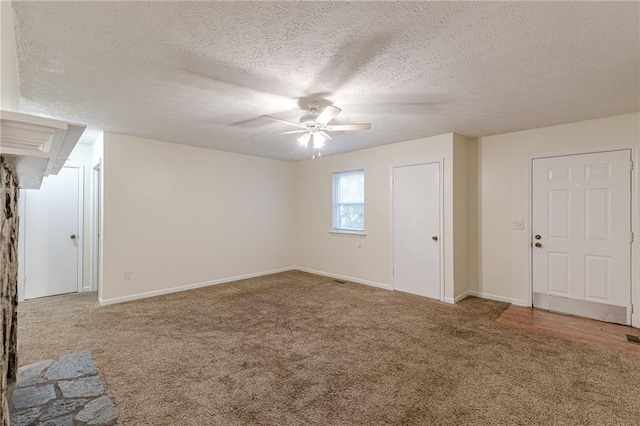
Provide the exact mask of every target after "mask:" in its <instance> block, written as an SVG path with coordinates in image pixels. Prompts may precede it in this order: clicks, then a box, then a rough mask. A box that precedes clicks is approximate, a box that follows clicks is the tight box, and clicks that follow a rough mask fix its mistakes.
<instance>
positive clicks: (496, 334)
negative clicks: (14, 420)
mask: <svg viewBox="0 0 640 426" xmlns="http://www.w3.org/2000/svg"><path fill="white" fill-rule="evenodd" d="M95 300H96V295H95V294H80V295H70V296H59V297H50V298H44V299H38V300H32V301H27V302H24V303H21V304H20V306H19V330H18V331H19V351H20V352H19V356H20V358H19V361H20V364H21V365H24V364H28V363H32V362H34V361H38V360H40V359H45V358H56V357H58V356H60V355H63V354H66V353H70V352H73V351H78V350H82V349H88V350H90V351H91V353H92V354H93V356H94V358H95V361H96V364H97V365H98V368H99V370H100V372H101V374H102V375H103V377H104V380H105V382H106V385H107V391H108V393H109V396H111V398H112V399H113V400H114V402H115V403H116V405H117V407H118V408H119V410H120V421H121V423H122V424H123V425H211V424H216V425H235V424H273V425H287V424H289V425H294V424H295V425H300V424H323V425H324V424H332V425H346V424H456V425H460V424H478V425H480V424H482V425H489V424H494V425H505V424H572V425H573V424H594V425H608V424H611V425H613V424H616V425H622V424H628V425H631V424H638V422H639V421H640V420H639V417H638V413H640V391H639V389H640V387H639V385H638V384H639V383H640V357H638V356H635V355H629V354H624V353H620V352H617V351H615V350H608V349H600V348H596V347H591V346H586V345H583V344H580V343H575V342H570V341H566V340H562V339H559V338H555V337H551V336H547V335H543V334H538V333H535V332H528V331H522V330H516V329H511V328H508V327H506V326H502V325H500V324H496V323H495V322H494V320H495V319H496V318H497V317H498V316H499V315H500V313H501V312H502V311H503V310H504V309H505V308H506V307H507V305H506V304H504V303H499V302H491V301H486V300H481V299H476V298H469V299H467V300H464V301H462V302H461V303H459V304H458V305H455V306H451V305H447V304H444V303H440V302H436V301H432V300H429V299H425V298H421V297H418V296H412V295H408V294H403V293H399V292H390V291H386V290H379V289H375V288H371V287H367V286H363V285H358V284H350V283H347V284H338V283H335V282H333V281H332V280H331V279H329V278H325V277H319V276H316V275H310V274H305V273H302V272H296V271H293V272H287V273H282V274H277V275H271V276H266V277H261V278H255V279H250V280H245V281H239V282H235V283H230V284H224V285H218V286H213V287H207V288H202V289H198V290H192V291H188V292H183V293H176V294H172V295H168V296H161V297H156V298H152V299H145V300H140V301H135V302H130V303H124V304H119V305H112V306H107V307H99V306H98V305H97V303H96V301H95Z"/></svg>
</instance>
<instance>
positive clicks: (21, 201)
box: [18, 163, 84, 301]
mask: <svg viewBox="0 0 640 426" xmlns="http://www.w3.org/2000/svg"><path fill="white" fill-rule="evenodd" d="M63 167H68V168H74V169H78V234H77V235H78V238H77V241H78V283H77V288H78V293H81V292H82V290H83V286H82V279H83V276H82V274H83V263H82V262H83V261H84V258H83V252H84V249H83V247H84V235H83V230H84V166H83V165H82V164H76V163H67V164H65V165H64V166H63ZM54 176H55V175H54ZM20 195H21V196H20V197H19V198H18V206H19V210H18V211H19V212H20V213H22V214H24V213H25V211H26V207H27V206H26V197H25V196H22V195H23V194H20ZM25 219H26V218H25V217H22V218H20V227H19V232H20V234H19V236H18V259H19V264H18V277H19V279H18V301H23V300H24V295H25V285H26V279H25V278H26V277H25V259H26V250H27V248H26V244H25V241H24V233H25V232H26V220H25Z"/></svg>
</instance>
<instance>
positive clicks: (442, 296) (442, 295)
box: [389, 157, 451, 302]
mask: <svg viewBox="0 0 640 426" xmlns="http://www.w3.org/2000/svg"><path fill="white" fill-rule="evenodd" d="M435 163H437V164H438V166H439V173H440V176H439V185H440V188H439V190H440V230H439V239H440V301H442V302H445V301H446V299H447V298H445V279H444V278H445V269H444V246H445V244H446V238H445V235H444V178H445V170H444V157H439V158H434V159H433V160H427V161H424V162H420V163H410V164H396V165H392V166H391V167H390V168H389V194H390V197H389V209H390V210H389V218H390V219H389V220H390V223H389V230H390V232H389V233H390V238H391V250H390V251H391V267H390V268H389V271H390V279H389V282H390V283H391V286H390V287H391V289H392V290H395V275H394V267H395V260H394V255H395V253H394V251H393V238H394V229H393V224H394V222H393V219H394V217H393V190H394V188H393V169H395V168H397V167H411V166H421V165H425V164H435ZM448 299H449V300H450V299H451V298H448Z"/></svg>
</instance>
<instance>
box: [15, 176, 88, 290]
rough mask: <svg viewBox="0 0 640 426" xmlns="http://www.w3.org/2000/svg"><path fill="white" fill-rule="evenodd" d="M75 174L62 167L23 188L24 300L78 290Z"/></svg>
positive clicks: (77, 222)
mask: <svg viewBox="0 0 640 426" xmlns="http://www.w3.org/2000/svg"><path fill="white" fill-rule="evenodd" d="M79 173H80V169H79V168H77V167H63V168H62V170H60V172H59V173H58V174H57V175H52V176H47V177H45V178H44V181H43V182H42V186H41V187H40V189H39V190H36V189H27V190H23V193H22V196H23V197H25V203H24V212H22V218H21V220H24V233H25V235H24V240H23V241H24V244H25V251H24V262H25V265H24V271H25V275H24V276H25V299H32V298H35V297H43V296H53V295H56V294H64V293H72V292H76V291H78V280H79V278H80V277H79V273H78V266H79V263H78V254H79V247H80V244H79V223H80V218H79V206H80V204H79V203H80V188H79Z"/></svg>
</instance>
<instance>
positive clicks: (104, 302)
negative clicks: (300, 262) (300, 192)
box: [98, 266, 298, 306]
mask: <svg viewBox="0 0 640 426" xmlns="http://www.w3.org/2000/svg"><path fill="white" fill-rule="evenodd" d="M296 269H298V268H296V267H295V266H287V267H286V268H279V269H271V270H269V271H262V272H254V273H251V274H245V275H236V276H233V277H227V278H221V279H218V280H213V281H205V282H201V283H195V284H187V285H183V286H179V287H170V288H164V289H162V290H154V291H148V292H145V293H137V294H131V295H128V296H121V297H112V298H110V299H103V298H101V297H99V298H98V303H100V305H103V306H104V305H113V304H115V303H122V302H129V301H131V300H138V299H146V298H147V297H154V296H162V295H164V294H171V293H178V292H180V291H186V290H193V289H194V288H200V287H208V286H210V285H216V284H224V283H230V282H233V281H240V280H246V279H249V278H255V277H261V276H263V275H271V274H277V273H280V272H286V271H292V270H296Z"/></svg>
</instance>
